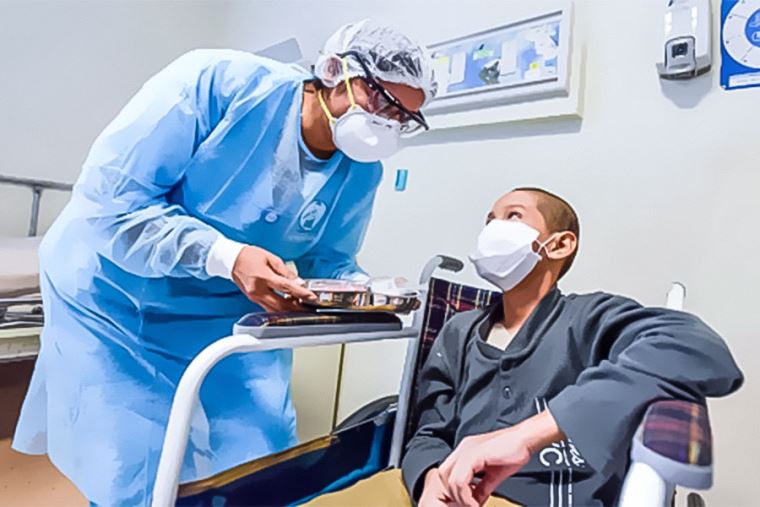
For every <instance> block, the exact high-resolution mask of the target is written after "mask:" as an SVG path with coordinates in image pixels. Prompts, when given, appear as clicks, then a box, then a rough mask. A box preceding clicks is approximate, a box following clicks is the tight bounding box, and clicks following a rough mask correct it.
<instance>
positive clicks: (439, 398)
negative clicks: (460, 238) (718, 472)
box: [318, 189, 743, 507]
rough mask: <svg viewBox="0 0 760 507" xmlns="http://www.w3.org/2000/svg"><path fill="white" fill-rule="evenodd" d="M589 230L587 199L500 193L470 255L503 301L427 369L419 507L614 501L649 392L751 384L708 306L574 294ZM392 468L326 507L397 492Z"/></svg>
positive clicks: (472, 320)
mask: <svg viewBox="0 0 760 507" xmlns="http://www.w3.org/2000/svg"><path fill="white" fill-rule="evenodd" d="M578 238H579V225H578V218H577V216H576V214H575V211H574V210H573V209H572V207H571V206H570V205H569V204H568V203H567V202H565V201H564V200H562V199H561V198H559V197H557V196H555V195H553V194H551V193H549V192H546V191H544V190H540V189H518V190H515V191H512V192H510V193H508V194H507V195H505V196H504V197H502V198H501V199H499V200H498V201H497V202H496V204H495V205H494V207H493V209H492V211H491V213H490V214H489V216H488V223H487V225H486V227H485V229H484V230H483V232H482V233H481V235H480V237H479V238H478V245H477V247H476V250H475V253H474V254H473V255H472V257H471V260H472V261H473V263H474V264H475V267H476V270H477V271H478V273H479V274H480V275H481V276H482V277H483V278H484V279H485V280H487V281H489V282H491V283H492V284H494V285H495V286H497V287H498V288H499V289H500V290H501V291H502V292H503V298H502V301H500V302H499V304H497V305H494V306H493V307H491V308H489V309H487V310H485V311H480V310H475V311H471V312H465V313H462V314H459V315H457V316H455V317H453V318H452V319H451V320H450V321H449V322H448V323H447V324H446V326H445V327H444V328H443V330H442V331H441V334H440V336H439V337H438V338H437V339H436V341H435V343H434V345H433V347H432V349H431V351H430V355H429V357H428V359H427V361H426V363H425V365H424V366H423V368H422V371H421V372H420V386H419V395H418V398H417V400H416V403H417V404H418V406H417V410H418V411H419V412H420V420H419V425H418V428H417V431H416V432H415V434H414V436H413V438H412V439H411V440H410V442H409V444H408V445H407V448H406V452H405V455H404V458H403V462H402V472H403V480H404V483H405V485H406V488H407V491H408V492H409V495H410V496H411V498H412V499H413V500H414V501H417V502H419V505H420V506H423V507H430V506H446V505H468V506H470V505H472V506H477V505H482V504H483V503H485V502H486V501H490V502H493V501H494V499H493V498H491V499H490V500H489V497H490V496H491V495H493V496H494V497H497V498H500V499H507V500H509V501H511V502H514V503H517V504H522V505H551V506H555V505H557V506H572V505H583V506H587V505H612V504H615V503H616V502H617V499H618V497H619V494H620V490H621V487H622V484H623V479H624V476H625V473H626V469H627V467H628V464H629V460H628V449H629V446H630V442H631V438H632V436H633V434H634V432H635V430H636V428H637V427H638V425H639V423H640V421H641V418H642V416H643V414H644V411H645V409H646V408H647V406H648V405H649V404H650V403H652V402H654V401H656V400H660V399H679V400H688V401H695V402H700V403H704V400H705V398H706V397H708V396H723V395H726V394H729V393H731V392H734V391H735V390H737V389H738V388H739V387H740V386H741V384H742V381H743V377H742V374H741V372H740V371H739V369H738V367H737V365H736V363H735V362H734V360H733V358H732V357H731V353H730V352H729V350H728V348H727V347H726V344H725V343H724V342H723V340H722V339H721V338H720V337H719V336H718V335H717V334H716V333H715V332H714V331H713V330H712V329H710V328H709V327H708V326H707V325H705V324H704V323H703V322H702V321H701V320H699V319H698V318H697V317H695V316H693V315H691V314H688V313H683V312H679V311H674V310H668V309H664V308H645V307H642V306H641V305H640V304H638V303H636V302H635V301H632V300H630V299H627V298H624V297H620V296H614V295H610V294H606V293H601V292H597V293H593V294H584V295H576V294H570V295H564V294H562V293H561V292H560V291H559V289H558V288H557V281H558V280H559V279H560V278H561V277H562V276H563V275H564V274H565V273H567V271H568V270H569V269H570V266H571V265H572V263H573V260H574V258H575V254H576V252H577V248H578ZM611 254H614V252H611ZM621 269H625V268H624V267H622V268H621ZM380 475H383V474H380ZM381 479H382V480H383V481H385V482H386V483H387V482H388V480H389V478H388V476H387V474H386V475H385V476H384V477H378V476H376V477H375V478H371V479H368V480H366V481H363V482H362V483H359V484H358V485H356V486H354V487H353V488H349V490H347V491H346V492H343V493H338V494H334V495H326V496H325V497H323V498H322V499H321V500H318V502H320V503H318V505H341V495H347V494H348V495H350V494H353V495H354V496H353V497H352V498H357V497H356V496H355V495H356V494H357V492H359V491H361V490H363V491H373V492H372V493H366V495H368V497H366V501H365V502H364V503H363V505H391V504H397V502H396V501H391V500H390V498H391V496H392V494H398V493H397V492H392V491H391V490H392V489H393V487H389V486H384V487H383V489H382V490H380V491H379V492H378V490H377V488H372V482H373V481H378V480H381ZM394 484H399V481H396V483H394ZM396 487H399V486H396ZM367 488H370V489H367ZM352 489H353V492H352V491H351V490H352ZM384 497H387V500H388V501H385V499H384ZM342 498H343V499H346V498H348V497H346V496H343V497H342ZM396 498H398V497H396Z"/></svg>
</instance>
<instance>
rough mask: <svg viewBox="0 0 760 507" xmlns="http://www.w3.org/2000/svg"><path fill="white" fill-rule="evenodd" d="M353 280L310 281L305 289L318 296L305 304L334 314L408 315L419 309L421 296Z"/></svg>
mask: <svg viewBox="0 0 760 507" xmlns="http://www.w3.org/2000/svg"><path fill="white" fill-rule="evenodd" d="M373 285H375V284H372V283H369V282H368V283H362V282H352V281H350V280H325V279H319V280H307V281H306V285H305V287H306V288H307V289H308V290H310V291H312V292H313V293H314V294H316V296H317V300H316V301H303V304H305V305H308V306H312V307H316V308H325V309H332V310H347V311H363V312H392V313H409V312H411V311H414V310H416V309H418V308H419V307H420V301H419V292H418V291H416V290H411V289H400V288H396V287H388V286H387V284H379V285H376V287H377V288H376V289H374V290H373Z"/></svg>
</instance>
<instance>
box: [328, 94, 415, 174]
mask: <svg viewBox="0 0 760 507" xmlns="http://www.w3.org/2000/svg"><path fill="white" fill-rule="evenodd" d="M330 128H331V130H332V135H333V142H334V143H335V146H337V147H338V149H339V150H340V151H342V152H343V153H345V154H346V155H347V156H348V157H350V158H352V159H354V160H356V161H357V162H377V161H378V160H381V159H384V158H387V157H390V156H391V155H393V154H394V153H396V152H397V151H398V140H399V135H400V134H401V124H400V123H399V122H397V121H395V120H389V119H387V118H383V117H381V116H377V115H375V114H371V113H368V112H367V111H365V110H364V109H362V108H361V107H360V106H354V107H353V108H352V109H349V110H348V111H346V113H345V114H344V115H343V116H341V117H340V118H338V119H337V120H335V121H334V122H330Z"/></svg>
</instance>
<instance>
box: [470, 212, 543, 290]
mask: <svg viewBox="0 0 760 507" xmlns="http://www.w3.org/2000/svg"><path fill="white" fill-rule="evenodd" d="M538 236H539V232H538V231H537V230H536V229H534V228H532V227H531V226H529V225H527V224H525V223H523V222H520V221H517V220H492V221H491V222H490V223H489V224H488V225H486V226H485V228H484V229H483V232H481V233H480V236H478V243H477V246H476V248H475V251H474V252H473V253H472V255H470V260H471V261H472V262H473V264H474V265H475V270H476V271H477V272H478V274H479V275H480V276H481V277H482V278H483V279H484V280H487V281H489V282H491V283H492V284H494V285H495V286H497V287H498V288H499V289H501V290H502V291H504V292H507V291H509V290H512V289H513V288H515V287H516V286H517V285H518V284H519V283H520V282H522V281H523V280H524V279H525V277H526V276H528V274H529V273H530V272H531V271H533V268H535V267H536V264H538V261H540V260H541V256H540V255H539V254H538V253H536V252H534V251H533V243H534V242H536V240H538ZM551 240H552V238H549V239H547V240H546V241H545V242H544V243H539V248H538V251H539V252H540V251H541V249H542V248H546V244H547V243H549V241H551Z"/></svg>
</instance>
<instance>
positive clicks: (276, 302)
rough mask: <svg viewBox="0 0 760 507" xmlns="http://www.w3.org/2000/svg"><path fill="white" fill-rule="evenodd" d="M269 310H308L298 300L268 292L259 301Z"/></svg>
mask: <svg viewBox="0 0 760 507" xmlns="http://www.w3.org/2000/svg"><path fill="white" fill-rule="evenodd" d="M258 304H259V305H261V306H262V307H263V308H264V309H265V310H266V311H267V312H270V313H271V312H305V311H307V310H306V308H304V307H303V306H302V305H301V304H300V303H299V302H298V301H297V300H295V299H292V298H288V299H286V298H283V297H280V296H278V295H277V294H274V293H271V294H266V295H265V296H263V297H261V298H260V301H259V302H258Z"/></svg>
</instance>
